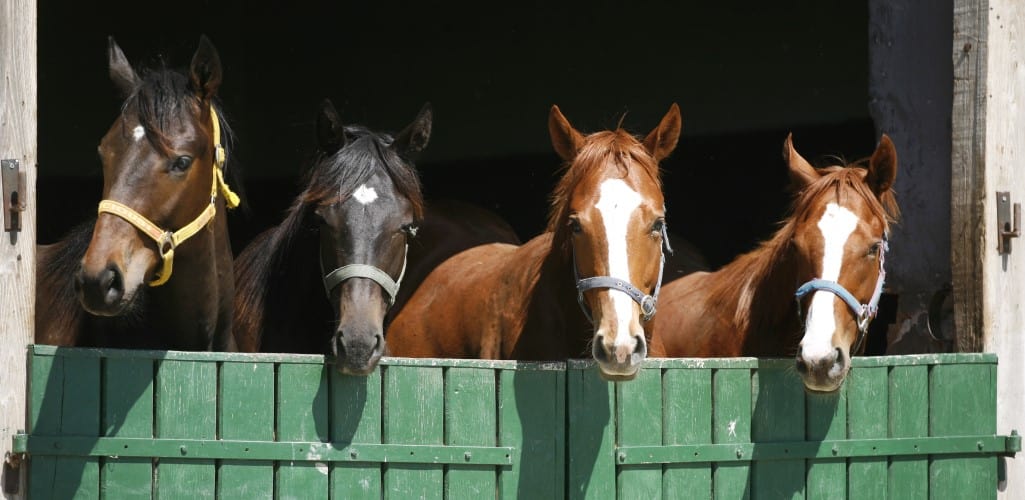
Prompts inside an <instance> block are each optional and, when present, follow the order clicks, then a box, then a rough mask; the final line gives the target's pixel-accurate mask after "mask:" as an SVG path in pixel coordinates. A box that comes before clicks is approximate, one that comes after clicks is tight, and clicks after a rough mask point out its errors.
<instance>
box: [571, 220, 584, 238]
mask: <svg viewBox="0 0 1025 500" xmlns="http://www.w3.org/2000/svg"><path fill="white" fill-rule="evenodd" d="M568 224H569V229H570V231H573V232H574V233H575V234H580V232H581V231H583V230H584V228H583V227H581V226H580V221H579V220H577V219H576V218H575V217H570V219H569V223H568Z"/></svg>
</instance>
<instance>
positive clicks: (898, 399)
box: [886, 366, 929, 500]
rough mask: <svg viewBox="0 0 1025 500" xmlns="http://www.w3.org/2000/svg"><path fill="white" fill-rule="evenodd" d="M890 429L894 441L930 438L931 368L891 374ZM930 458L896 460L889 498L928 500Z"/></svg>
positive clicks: (889, 477)
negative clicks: (896, 439)
mask: <svg viewBox="0 0 1025 500" xmlns="http://www.w3.org/2000/svg"><path fill="white" fill-rule="evenodd" d="M888 402H889V404H888V412H889V415H888V418H887V421H888V427H889V437H891V438H910V437H924V436H928V435H929V367H928V366H895V367H893V368H892V369H891V370H890V377H889V399H888ZM928 476H929V460H928V458H927V457H893V458H891V459H890V467H889V471H888V475H887V482H886V483H887V493H888V496H889V498H894V499H898V498H899V499H907V500H925V499H926V498H928V496H929V487H928V486H929V477H928Z"/></svg>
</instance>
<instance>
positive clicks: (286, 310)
mask: <svg viewBox="0 0 1025 500" xmlns="http://www.w3.org/2000/svg"><path fill="white" fill-rule="evenodd" d="M290 229H291V228H288V227H286V226H285V225H284V224H282V225H279V226H277V227H275V228H273V229H271V230H269V231H268V232H267V233H265V234H264V235H261V236H260V237H259V238H258V239H257V240H255V241H254V242H253V243H252V244H250V246H249V247H247V248H246V249H245V250H244V251H243V252H242V254H241V255H240V256H239V259H238V263H237V265H236V273H237V279H238V291H237V294H236V301H235V318H236V319H235V323H236V324H235V329H236V330H235V336H236V338H237V339H238V341H239V342H240V343H241V344H245V345H242V346H241V347H242V350H260V351H264V352H267V351H274V352H307V353H322V352H323V350H324V349H323V346H326V345H327V343H326V340H324V341H323V342H322V341H320V338H321V336H322V335H321V333H322V331H323V330H324V328H325V325H330V324H331V321H332V320H333V319H334V316H333V311H332V310H331V307H330V303H329V302H328V300H327V297H326V294H325V292H324V285H323V280H322V278H323V276H322V274H321V273H322V270H321V269H320V266H319V265H318V264H317V263H318V262H319V258H318V257H317V256H318V255H319V234H318V232H316V231H307V230H305V229H304V228H302V227H300V228H298V229H297V230H296V231H295V232H294V234H292V235H291V236H290V235H288V234H285V233H287V232H289V230H290ZM295 331H300V332H304V333H303V334H302V335H295V334H294V333H293V332H295Z"/></svg>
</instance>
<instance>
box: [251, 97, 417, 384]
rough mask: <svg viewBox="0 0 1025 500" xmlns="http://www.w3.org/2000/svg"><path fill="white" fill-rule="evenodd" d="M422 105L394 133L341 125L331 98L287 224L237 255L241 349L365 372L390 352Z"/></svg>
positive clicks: (413, 219) (412, 204)
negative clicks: (331, 359)
mask: <svg viewBox="0 0 1025 500" xmlns="http://www.w3.org/2000/svg"><path fill="white" fill-rule="evenodd" d="M432 116H433V111H432V108H431V106H430V104H429V103H427V104H425V105H424V106H423V108H422V109H421V110H420V112H419V113H418V114H417V116H416V118H415V119H414V120H413V121H412V122H411V123H410V124H408V125H407V126H406V127H405V128H404V129H403V130H402V131H401V132H399V133H398V134H396V135H395V136H394V137H393V136H391V135H389V134H386V133H382V132H375V131H372V130H370V129H369V128H367V127H365V126H361V125H348V126H347V125H344V124H343V122H342V120H341V117H340V115H339V114H338V111H337V110H336V109H335V107H334V105H333V104H332V103H331V101H330V100H328V99H325V100H324V101H322V103H321V107H320V111H319V114H318V117H317V125H316V129H317V140H318V148H319V150H318V152H317V153H316V154H315V155H314V158H313V161H312V162H311V166H310V167H309V169H308V170H307V172H306V175H305V179H304V181H303V184H304V186H305V188H304V189H303V191H302V192H301V193H300V194H299V195H298V196H297V197H296V198H295V199H294V201H293V202H292V205H291V206H290V208H289V209H288V211H287V213H286V215H285V217H284V220H283V221H282V222H281V223H280V224H279V225H277V226H275V227H272V228H270V229H267V230H265V231H263V232H262V233H261V234H259V235H257V237H256V238H254V239H253V241H251V242H250V243H249V244H248V245H246V247H245V248H244V249H243V250H242V252H241V253H240V254H239V256H238V257H237V258H236V259H235V276H236V280H237V283H238V284H237V293H236V297H235V338H236V340H237V342H238V344H239V349H240V350H241V351H244V352H260V351H262V352H296V353H310V354H329V355H334V356H335V364H336V368H337V369H338V370H339V371H341V372H342V373H347V374H354V375H365V374H368V373H370V372H371V371H373V369H374V368H375V367H376V365H377V362H378V360H379V359H380V358H381V356H382V355H384V354H385V352H386V344H385V340H384V326H383V321H384V317H385V314H386V312H387V311H388V310H389V308H390V307H391V305H392V304H393V303H394V302H395V300H396V294H397V293H398V291H399V290H400V289H401V287H400V284H401V283H402V281H403V274H404V272H405V268H406V265H407V261H408V257H409V253H410V252H409V248H410V246H411V241H413V238H414V236H416V234H417V232H418V224H419V223H420V221H421V220H422V219H423V217H424V199H423V194H422V190H421V185H420V179H419V176H418V174H417V171H416V169H415V168H414V161H415V159H416V158H417V157H418V156H419V154H420V153H421V152H422V151H423V150H424V148H425V147H426V146H427V143H428V141H429V139H430V134H431V124H432Z"/></svg>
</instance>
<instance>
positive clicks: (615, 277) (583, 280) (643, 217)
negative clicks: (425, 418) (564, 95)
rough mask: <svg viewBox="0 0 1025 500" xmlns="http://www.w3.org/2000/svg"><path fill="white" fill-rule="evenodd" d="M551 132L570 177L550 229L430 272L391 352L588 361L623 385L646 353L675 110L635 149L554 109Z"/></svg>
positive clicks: (630, 141)
mask: <svg viewBox="0 0 1025 500" xmlns="http://www.w3.org/2000/svg"><path fill="white" fill-rule="evenodd" d="M548 129H549V133H550V135H551V139H552V144H553V146H554V147H555V151H556V152H557V153H558V154H559V156H560V157H561V158H562V159H563V160H565V162H566V170H565V173H564V174H563V176H562V178H561V179H560V180H559V181H558V183H557V185H556V187H555V190H554V192H553V193H552V197H551V198H552V206H551V212H550V216H549V220H548V226H547V230H546V232H544V233H542V234H541V235H539V236H536V237H534V238H533V239H531V240H529V241H527V242H526V243H524V244H522V245H512V244H489V245H482V246H478V247H474V248H471V249H469V250H467V251H464V252H461V253H459V254H457V255H455V256H453V257H452V258H450V259H448V260H446V261H445V262H444V263H442V264H441V265H440V266H438V267H437V268H436V269H435V270H434V271H433V272H431V273H430V274H429V275H428V276H427V278H426V279H425V280H424V282H423V283H422V284H421V285H420V286H419V287H418V288H417V289H416V291H415V292H414V293H413V296H412V297H410V299H409V302H408V303H406V305H405V307H403V309H402V310H401V311H399V313H398V315H397V316H396V317H395V319H394V321H393V322H392V323H391V325H390V327H389V328H388V331H387V334H386V336H387V338H388V344H389V346H390V350H391V354H392V355H394V356H406V357H456V358H486V359H517V360H557V359H566V358H575V357H582V356H587V355H588V353H590V355H592V356H593V357H594V358H595V359H596V360H597V361H598V367H599V370H600V373H601V374H602V376H603V377H605V378H606V379H609V380H629V379H631V378H633V377H634V376H636V374H637V370H638V369H639V367H640V365H641V361H643V360H644V358H645V356H646V354H647V344H646V342H645V338H644V330H643V327H642V325H641V323H642V321H645V320H648V319H650V317H651V316H652V315H654V314H655V307H654V306H655V299H656V297H657V295H658V290H659V287H660V284H661V277H662V265H663V253H662V249H663V245H664V244H665V240H664V238H665V203H664V199H663V195H662V184H661V179H660V175H659V162H660V161H661V160H662V159H663V158H665V157H666V156H668V155H669V153H670V152H672V151H673V149H674V148H675V147H676V142H677V140H678V139H679V135H680V109H679V107H678V106H677V105H675V104H673V106H672V107H671V108H670V110H669V112H668V113H667V114H666V115H665V116H664V117H663V118H662V120H661V123H659V125H658V127H656V128H655V129H654V130H653V131H651V133H649V134H648V135H647V136H646V137H645V138H644V139H643V141H641V140H638V139H637V138H635V137H634V136H633V135H631V134H629V133H628V132H626V131H625V130H623V129H622V128H619V129H617V130H606V131H600V132H595V133H592V134H588V135H584V134H582V133H580V132H578V131H577V130H576V129H575V128H573V126H572V125H570V123H569V121H568V120H567V119H566V118H565V117H564V116H563V114H562V112H561V111H560V110H559V108H558V106H553V107H552V109H551V113H550V115H549V120H548Z"/></svg>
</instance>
